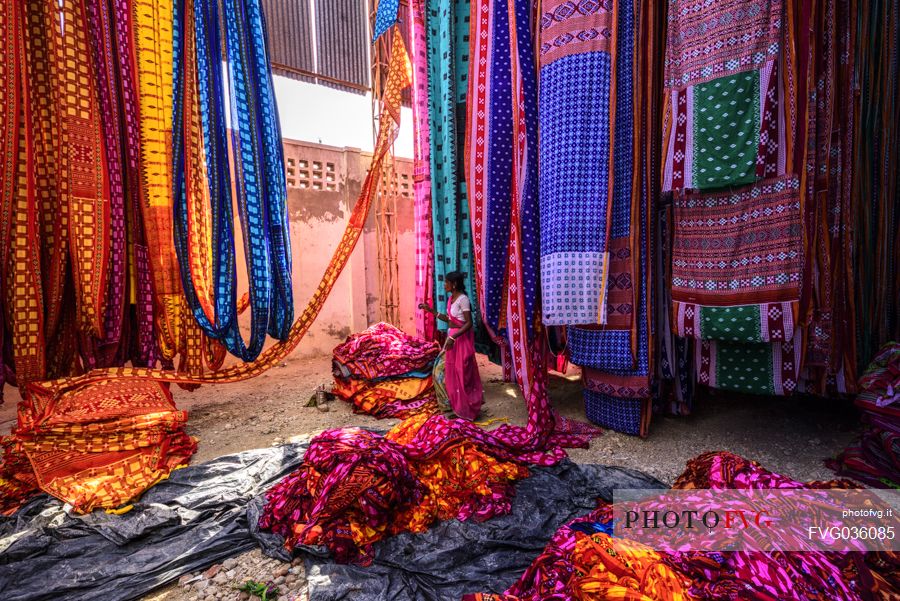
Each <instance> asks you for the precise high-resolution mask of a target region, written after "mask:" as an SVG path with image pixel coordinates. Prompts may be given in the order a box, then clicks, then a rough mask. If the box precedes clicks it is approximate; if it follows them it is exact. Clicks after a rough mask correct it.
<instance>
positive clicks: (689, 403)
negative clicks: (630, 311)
mask: <svg viewBox="0 0 900 601" xmlns="http://www.w3.org/2000/svg"><path fill="white" fill-rule="evenodd" d="M671 203H672V195H671V194H666V195H664V196H663V198H661V199H660V201H659V203H658V205H657V224H658V227H657V246H656V249H657V250H656V266H657V267H656V281H655V282H654V284H653V286H654V288H655V290H656V293H655V294H656V324H657V325H656V327H657V330H656V331H657V346H656V353H657V361H656V365H657V376H658V382H659V389H658V394H657V398H656V401H657V402H656V403H655V404H654V412H660V413H668V414H670V415H676V416H684V415H689V414H690V412H691V410H692V408H693V397H694V382H695V375H694V349H693V345H694V339H693V338H682V337H679V336H675V335H674V334H673V333H672V318H671V311H670V309H671V307H672V294H671V290H670V288H669V282H670V281H671V279H672V270H671V265H672V261H671V257H672V235H671V234H672V225H671V224H672V204H671Z"/></svg>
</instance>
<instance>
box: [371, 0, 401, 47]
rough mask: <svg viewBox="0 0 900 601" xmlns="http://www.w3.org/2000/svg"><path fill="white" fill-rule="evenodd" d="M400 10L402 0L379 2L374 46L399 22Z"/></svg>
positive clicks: (373, 36) (376, 13) (381, 0)
mask: <svg viewBox="0 0 900 601" xmlns="http://www.w3.org/2000/svg"><path fill="white" fill-rule="evenodd" d="M399 9H400V0H378V8H377V9H376V10H375V33H374V34H373V35H372V43H373V44H374V43H375V42H376V41H378V38H380V37H381V34H383V33H384V32H386V31H387V30H388V29H390V28H391V27H392V26H393V25H394V23H396V22H397V11H398V10H399Z"/></svg>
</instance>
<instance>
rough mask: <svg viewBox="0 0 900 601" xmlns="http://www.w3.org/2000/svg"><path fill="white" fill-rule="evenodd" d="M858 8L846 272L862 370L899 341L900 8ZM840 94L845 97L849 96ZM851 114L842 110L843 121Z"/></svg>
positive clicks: (880, 2) (887, 4) (884, 3)
mask: <svg viewBox="0 0 900 601" xmlns="http://www.w3.org/2000/svg"><path fill="white" fill-rule="evenodd" d="M855 5H856V11H857V18H858V20H859V30H858V35H857V37H856V39H855V40H854V41H855V44H856V46H855V51H856V57H857V64H858V67H857V69H856V72H857V80H858V82H859V100H858V102H859V127H858V128H857V131H856V132H854V134H855V135H854V137H853V138H851V139H852V140H853V141H854V145H853V148H854V150H855V158H854V159H853V161H854V162H853V170H854V177H853V183H852V195H853V199H854V201H855V203H854V206H853V208H852V212H853V215H852V218H851V223H852V224H853V230H852V231H853V232H854V235H855V237H854V240H853V243H852V247H851V252H850V256H851V257H853V259H848V260H851V262H850V265H849V267H848V268H847V269H848V270H849V272H850V273H849V274H848V273H844V274H842V275H845V276H846V277H847V278H848V280H849V282H850V284H851V285H852V286H853V290H854V291H855V292H854V296H855V306H854V307H853V311H851V313H852V314H855V315H856V316H857V327H856V332H855V337H856V339H857V344H858V348H857V353H858V354H857V365H859V366H861V367H862V366H866V365H868V364H869V363H870V362H871V360H872V358H873V357H874V356H875V354H876V353H877V351H878V349H879V347H880V345H881V344H884V343H887V342H888V341H890V340H900V274H898V271H900V207H898V206H897V204H898V203H897V196H898V193H900V134H898V132H897V123H898V122H900V92H898V91H897V86H896V82H897V81H898V77H900V42H898V36H900V3H898V2H897V0H875V1H872V2H856V3H855ZM851 6H852V4H851ZM851 16H853V15H851ZM851 31H853V30H851ZM839 56H840V55H839ZM835 94H836V97H837V98H839V99H843V97H844V96H845V94H844V95H840V94H841V93H840V92H836V93H835ZM844 114H845V113H841V112H840V111H838V112H837V116H836V118H837V119H841V118H842V117H843V115H844ZM845 257H846V255H845ZM837 348H838V349H840V347H837Z"/></svg>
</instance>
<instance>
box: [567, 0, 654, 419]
mask: <svg viewBox="0 0 900 601" xmlns="http://www.w3.org/2000/svg"><path fill="white" fill-rule="evenodd" d="M660 16H661V11H660V10H658V9H657V8H655V7H650V6H647V7H636V6H635V5H634V3H633V2H620V3H618V4H617V5H616V8H615V18H616V20H615V21H614V22H613V23H612V24H611V25H614V27H615V31H616V44H617V46H616V53H615V58H616V60H615V72H616V81H615V86H614V88H615V89H614V96H613V100H614V102H613V103H612V104H613V105H614V106H613V109H612V110H613V112H614V114H615V118H614V130H613V141H612V157H611V158H612V165H613V174H614V177H613V181H612V183H611V190H612V199H611V205H610V210H611V213H610V219H611V221H610V230H609V235H610V237H609V240H608V242H609V244H608V250H609V252H608V257H609V264H608V268H609V275H608V279H607V283H606V291H605V300H604V302H605V303H606V309H605V313H606V323H605V324H604V325H594V326H590V327H587V326H580V327H579V326H571V327H569V328H568V341H569V351H570V356H571V360H572V362H573V363H575V364H576V365H580V366H582V380H583V384H584V388H585V393H584V395H585V412H586V414H587V416H588V418H589V419H590V420H591V421H593V422H595V423H598V424H600V425H603V426H607V427H610V428H613V429H615V430H618V431H620V432H626V433H629V434H634V435H640V436H646V435H647V433H648V427H649V423H650V417H651V410H652V404H651V392H652V378H653V376H654V375H655V374H654V373H653V371H652V369H651V365H652V362H651V355H652V352H651V349H653V347H654V346H655V341H654V340H653V337H652V328H653V325H652V322H651V316H652V315H653V311H654V309H653V306H654V304H653V301H654V298H653V287H652V286H653V283H654V281H655V279H654V274H653V267H654V264H653V262H652V261H651V257H653V244H654V243H655V239H654V237H653V232H654V225H653V221H652V220H651V216H652V215H653V213H652V211H651V206H652V205H653V204H654V202H655V201H654V199H656V198H657V197H658V185H657V183H656V178H655V177H654V175H653V174H654V173H656V170H657V169H658V167H657V165H658V161H659V157H658V156H657V155H656V154H654V153H652V152H647V151H646V150H645V149H648V148H653V142H652V140H654V135H655V134H654V132H655V131H656V127H657V126H656V123H657V119H658V114H659V110H658V107H659V100H658V97H659V95H658V94H659V83H658V80H657V79H656V78H655V77H654V74H656V73H658V72H659V65H660V62H661V58H660V56H659V48H660V47H661V43H662V42H661V39H662V33H663V30H662V27H661V19H660ZM636 40H641V43H640V44H639V45H637V46H636V44H635V41H636Z"/></svg>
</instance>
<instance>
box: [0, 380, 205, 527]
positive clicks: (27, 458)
mask: <svg viewBox="0 0 900 601" xmlns="http://www.w3.org/2000/svg"><path fill="white" fill-rule="evenodd" d="M186 422H187V413H186V412H185V411H179V410H178V409H177V408H176V407H175V403H174V402H173V400H172V395H171V393H170V392H169V387H168V385H167V384H163V383H159V382H151V381H141V380H122V381H116V380H107V381H103V382H99V383H94V384H92V385H90V386H85V387H82V388H76V389H73V390H68V391H65V392H62V393H60V394H58V395H55V396H49V395H46V394H40V393H37V392H35V391H34V390H31V391H29V393H28V394H26V399H25V401H23V402H22V403H21V404H20V406H19V422H18V425H17V427H16V428H15V429H14V430H13V432H12V434H11V435H10V436H6V437H3V439H2V441H0V442H2V445H3V447H4V454H3V460H2V464H0V499H2V500H0V512H2V513H11V512H13V511H15V510H16V509H17V508H18V507H19V506H21V505H22V504H23V503H24V502H25V501H27V499H28V498H29V497H30V496H31V495H32V494H34V493H36V492H37V491H38V490H42V491H44V492H46V493H48V494H51V495H53V496H54V497H57V498H58V499H60V500H62V501H64V502H66V503H68V504H69V505H71V506H72V507H73V509H74V510H75V511H76V512H79V513H86V512H89V511H92V510H94V509H97V508H104V509H111V508H115V507H119V506H121V505H123V504H126V503H128V502H129V501H131V500H133V499H135V498H137V497H138V496H140V494H141V493H143V492H144V491H145V490H146V489H148V488H149V487H151V486H153V484H155V483H156V482H158V481H159V480H161V479H164V478H166V477H167V476H168V475H169V473H170V472H171V471H172V470H173V469H175V468H176V467H179V466H182V465H185V464H187V462H188V461H189V460H190V457H191V456H192V455H193V454H194V452H195V451H196V450H197V442H196V440H194V439H193V438H191V437H190V436H188V435H187V434H186V433H185V431H184V425H185V423H186Z"/></svg>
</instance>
